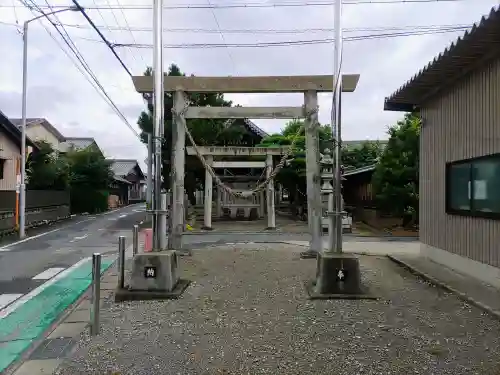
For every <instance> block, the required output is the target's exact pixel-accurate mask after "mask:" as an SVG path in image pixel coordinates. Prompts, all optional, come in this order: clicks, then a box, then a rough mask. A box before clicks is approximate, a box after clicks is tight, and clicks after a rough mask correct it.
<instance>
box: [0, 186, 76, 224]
mask: <svg viewBox="0 0 500 375" xmlns="http://www.w3.org/2000/svg"><path fill="white" fill-rule="evenodd" d="M69 215H70V195H69V192H68V191H55V190H28V191H26V226H27V227H31V226H34V225H37V224H39V223H43V222H50V221H56V220H59V219H63V218H65V217H68V216H69ZM15 227H16V192H15V191H10V190H9V191H0V233H4V232H9V231H12V230H14V229H15Z"/></svg>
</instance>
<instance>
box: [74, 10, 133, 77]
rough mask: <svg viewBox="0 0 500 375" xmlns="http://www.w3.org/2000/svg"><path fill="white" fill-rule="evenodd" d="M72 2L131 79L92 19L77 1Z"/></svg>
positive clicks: (128, 71)
mask: <svg viewBox="0 0 500 375" xmlns="http://www.w3.org/2000/svg"><path fill="white" fill-rule="evenodd" d="M72 1H73V4H74V5H75V6H76V7H77V8H78V10H79V11H80V13H81V14H82V15H83V16H84V17H85V19H86V20H87V22H88V23H89V24H90V26H92V28H93V29H94V30H95V31H96V32H97V34H98V35H99V37H100V38H101V39H102V41H103V42H104V44H106V45H107V46H108V48H109V49H110V50H111V52H112V53H113V55H115V57H116V59H117V60H118V62H119V63H120V65H121V66H122V67H123V69H125V71H126V72H127V73H128V75H129V76H131V77H132V73H131V72H130V70H129V69H128V68H127V66H126V65H125V63H124V62H123V60H122V59H121V58H120V56H118V54H117V53H116V51H115V49H114V48H113V46H112V45H111V43H110V42H109V41H108V40H107V39H106V37H105V36H104V35H103V34H102V32H101V30H99V29H98V28H97V27H96V25H95V23H94V21H92V19H91V18H90V17H89V16H88V14H87V12H86V11H85V9H83V8H82V7H81V5H80V4H79V3H78V1H76V0H72Z"/></svg>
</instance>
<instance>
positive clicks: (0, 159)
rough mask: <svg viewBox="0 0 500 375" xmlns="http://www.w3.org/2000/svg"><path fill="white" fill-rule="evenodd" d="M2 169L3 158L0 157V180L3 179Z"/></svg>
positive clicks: (3, 166)
mask: <svg viewBox="0 0 500 375" xmlns="http://www.w3.org/2000/svg"><path fill="white" fill-rule="evenodd" d="M4 169H5V159H2V158H0V180H3V174H4Z"/></svg>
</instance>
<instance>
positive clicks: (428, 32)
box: [85, 27, 467, 49]
mask: <svg viewBox="0 0 500 375" xmlns="http://www.w3.org/2000/svg"><path fill="white" fill-rule="evenodd" d="M466 29H467V28H462V27H461V28H449V29H442V30H426V31H413V32H411V31H406V32H399V33H383V34H382V33H381V34H368V35H357V36H351V37H345V38H344V41H345V42H354V41H360V40H371V39H387V38H396V37H403V36H418V35H436V34H444V33H450V32H457V31H463V30H466ZM85 40H87V41H92V42H98V41H96V40H95V39H86V38H85ZM332 42H334V39H333V38H325V39H309V40H293V41H277V42H257V43H234V44H227V43H225V44H221V43H185V44H165V45H163V47H164V48H170V49H212V48H227V47H231V48H266V47H285V46H297V45H317V44H328V43H332ZM114 46H115V47H132V48H153V46H152V45H151V44H133V43H127V44H125V43H124V44H120V43H115V44H114Z"/></svg>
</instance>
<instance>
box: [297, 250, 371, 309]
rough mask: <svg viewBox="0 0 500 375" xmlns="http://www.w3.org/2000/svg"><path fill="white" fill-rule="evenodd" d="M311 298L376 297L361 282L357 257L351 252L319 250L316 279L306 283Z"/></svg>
mask: <svg viewBox="0 0 500 375" xmlns="http://www.w3.org/2000/svg"><path fill="white" fill-rule="evenodd" d="M306 289H307V292H308V294H309V297H310V298H311V299H376V297H374V296H372V295H370V294H368V291H367V289H366V288H365V287H363V285H362V284H361V273H360V270H359V259H358V257H356V256H355V255H353V254H345V253H331V252H320V253H319V254H318V260H317V268H316V280H315V281H312V282H308V283H306Z"/></svg>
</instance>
